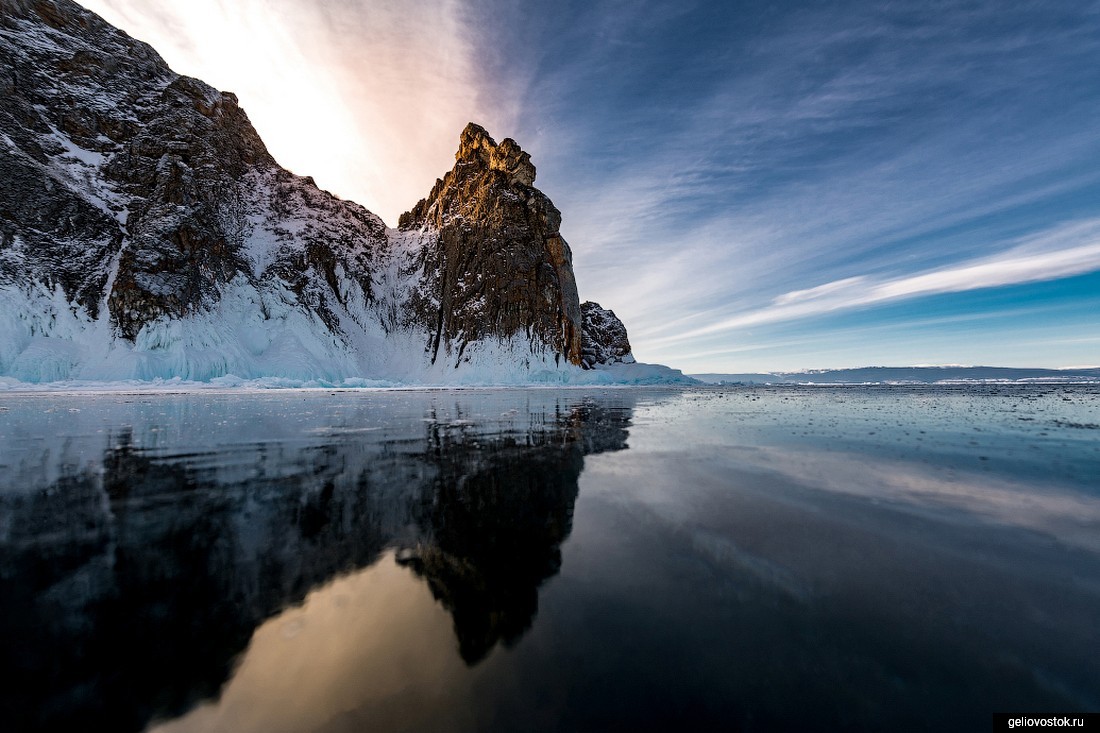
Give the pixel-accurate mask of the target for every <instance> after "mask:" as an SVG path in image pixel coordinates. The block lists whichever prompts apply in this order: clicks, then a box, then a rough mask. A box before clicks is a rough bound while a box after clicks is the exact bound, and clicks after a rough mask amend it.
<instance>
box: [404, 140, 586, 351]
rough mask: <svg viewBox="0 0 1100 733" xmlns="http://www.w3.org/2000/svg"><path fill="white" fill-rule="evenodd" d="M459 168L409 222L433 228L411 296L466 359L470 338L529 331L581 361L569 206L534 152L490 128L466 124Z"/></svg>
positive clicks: (443, 341) (437, 340) (423, 317)
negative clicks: (564, 210) (564, 212)
mask: <svg viewBox="0 0 1100 733" xmlns="http://www.w3.org/2000/svg"><path fill="white" fill-rule="evenodd" d="M455 161H456V162H455V167H454V169H452V170H451V171H450V172H449V173H448V174H447V175H445V176H444V177H443V178H442V179H440V180H438V181H436V184H435V187H434V188H433V189H432V192H431V194H430V195H429V196H428V198H426V199H422V200H421V201H420V202H419V203H417V205H416V206H415V207H413V209H412V211H409V212H407V213H405V214H402V216H401V218H400V220H399V228H400V229H402V230H405V231H411V230H421V231H425V232H427V234H426V236H425V240H424V243H423V247H422V249H421V250H420V255H419V261H418V263H417V264H418V265H419V267H420V269H421V270H422V271H423V273H424V277H423V279H422V281H421V282H420V284H419V287H418V288H417V291H416V294H415V295H414V297H413V299H412V302H411V305H412V308H413V311H414V313H415V314H416V318H417V319H418V320H419V321H420V322H421V323H422V324H423V325H424V326H427V327H428V328H429V329H431V331H432V332H433V335H432V340H431V343H430V346H429V348H430V350H431V354H432V360H433V362H434V361H435V360H436V359H437V358H438V355H439V351H440V347H441V346H443V347H444V349H445V350H447V351H451V352H454V355H455V358H456V359H458V358H461V355H462V352H463V350H464V349H465V346H466V344H467V343H468V342H470V341H476V340H480V339H484V338H486V337H488V336H498V337H507V336H510V335H513V334H519V333H522V334H524V335H525V336H526V337H527V338H529V339H532V340H533V341H536V342H541V343H543V344H546V345H547V346H548V347H549V348H550V349H551V350H552V351H553V352H554V353H555V354H561V355H562V356H564V357H565V359H567V360H568V361H570V362H572V363H574V364H579V363H580V320H581V319H580V299H579V298H578V296H577V283H576V280H575V279H574V277H573V256H572V253H571V252H570V250H569V245H568V244H566V242H565V240H564V239H562V237H561V234H560V233H559V232H558V228H559V226H560V225H561V213H560V212H559V211H558V210H557V209H556V208H555V207H554V204H553V203H551V201H550V199H548V198H547V197H546V196H545V195H544V194H543V193H542V192H541V191H539V190H538V189H537V188H533V187H532V184H533V183H534V180H535V166H534V165H532V164H531V156H530V155H528V154H527V153H525V152H524V151H523V150H521V149H520V147H519V145H517V144H516V143H515V141H514V140H512V139H511V138H507V139H505V140H504V141H503V142H501V143H500V144H499V145H498V144H497V143H496V142H495V141H494V140H493V138H491V137H490V136H489V133H487V132H486V131H485V129H484V128H482V127H480V126H478V125H475V124H474V123H472V122H471V123H470V124H469V125H467V126H466V129H465V130H463V131H462V137H461V140H460V143H459V148H458V153H457V154H456V155H455Z"/></svg>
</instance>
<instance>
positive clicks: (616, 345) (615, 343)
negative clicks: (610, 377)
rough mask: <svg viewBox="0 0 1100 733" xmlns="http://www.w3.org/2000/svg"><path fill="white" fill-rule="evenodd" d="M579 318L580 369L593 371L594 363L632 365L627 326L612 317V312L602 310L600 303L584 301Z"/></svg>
mask: <svg viewBox="0 0 1100 733" xmlns="http://www.w3.org/2000/svg"><path fill="white" fill-rule="evenodd" d="M581 319H582V324H583V326H582V336H581V360H582V365H583V366H585V367H588V368H592V367H594V366H596V365H597V364H614V363H616V362H619V363H623V364H633V363H634V356H633V354H631V353H630V339H629V338H627V335H626V326H624V325H623V322H622V321H620V320H619V319H618V317H617V316H616V315H615V311H610V310H606V309H604V308H601V307H600V304H599V303H593V302H592V301H585V302H584V303H582V304H581Z"/></svg>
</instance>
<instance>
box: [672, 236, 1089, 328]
mask: <svg viewBox="0 0 1100 733" xmlns="http://www.w3.org/2000/svg"><path fill="white" fill-rule="evenodd" d="M1097 270H1100V219H1093V220H1089V221H1084V222H1077V223H1074V224H1069V225H1064V226H1061V227H1058V228H1056V229H1054V230H1052V231H1050V232H1046V233H1044V234H1041V235H1038V236H1034V237H1030V238H1028V239H1026V240H1024V241H1021V242H1020V243H1018V244H1017V246H1015V247H1013V248H1011V249H1009V250H1008V251H1005V252H1003V253H1001V254H997V255H993V256H990V257H983V258H979V259H974V260H969V261H966V262H962V263H958V264H955V265H951V266H948V267H943V268H939V269H935V270H931V271H928V272H922V273H918V274H914V275H906V276H901V277H895V278H889V279H875V278H873V277H870V276H865V275H860V276H855V277H848V278H844V279H842V280H837V281H834V282H830V283H825V284H823V285H819V286H817V287H814V288H809V289H805V290H799V291H793V292H789V293H783V294H781V295H779V296H777V297H776V298H774V300H773V301H772V303H771V304H770V305H769V306H767V307H765V308H760V309H757V310H752V311H749V312H745V313H740V314H737V315H734V316H732V317H729V318H725V319H723V320H720V321H718V322H716V323H713V324H710V325H707V326H704V327H701V328H695V329H691V330H687V331H683V332H681V333H679V334H677V335H675V336H670V337H665V338H663V339H654V340H653V343H670V342H676V341H682V340H687V339H694V338H698V337H700V336H706V335H709V334H715V333H721V332H725V331H732V330H735V329H740V328H748V327H751V326H757V325H762V324H766V323H775V322H779V321H789V320H793V319H798V318H808V317H813V316H820V315H823V314H827V313H832V312H835V311H840V310H846V309H851V308H859V307H865V306H869V305H875V304H879V303H884V302H887V301H893V300H901V299H906V298H915V297H920V296H926V295H935V294H942V293H958V292H964V291H968V290H978V289H981V288H992V287H998V286H1005V285H1018V284H1023V283H1032V282H1040V281H1044V280H1054V279H1058V278H1063V277H1069V276H1072V275H1079V274H1082V273H1087V272H1094V271H1097Z"/></svg>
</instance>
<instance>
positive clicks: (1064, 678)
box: [0, 385, 1100, 731]
mask: <svg viewBox="0 0 1100 733" xmlns="http://www.w3.org/2000/svg"><path fill="white" fill-rule="evenodd" d="M0 406H2V407H4V408H6V410H4V411H2V412H0V464H3V474H2V476H3V478H2V479H0V486H2V491H0V502H2V507H0V509H2V510H3V511H2V512H0V517H3V519H4V524H3V525H2V526H0V550H2V551H3V553H4V554H3V558H4V562H3V566H4V568H5V573H7V574H6V575H5V576H4V578H3V580H4V582H5V583H7V582H9V581H11V580H12V579H13V577H14V578H15V580H23V581H28V582H30V581H33V582H37V583H40V584H41V583H45V584H44V585H40V587H41V588H42V590H39V591H34V593H36V594H37V595H33V596H28V595H27V593H28V592H24V593H22V594H19V593H16V594H15V595H14V596H13V595H11V594H5V598H6V599H7V600H6V607H5V608H3V609H0V610H3V612H4V613H5V614H7V617H9V618H13V619H14V620H15V621H20V620H21V619H22V618H23V617H21V616H19V615H18V613H17V612H16V611H13V610H12V609H13V608H14V606H13V605H12V604H18V603H19V602H24V601H25V602H33V603H37V604H40V608H39V610H40V611H42V612H44V617H54V616H52V615H51V614H54V615H56V617H57V618H65V619H68V620H67V621H65V622H63V623H62V624H61V626H62V627H63V628H64V629H66V631H65V632H64V633H61V634H60V636H58V637H56V642H57V645H58V646H56V647H51V646H50V643H51V642H50V639H51V638H54V637H50V638H47V639H43V640H41V641H39V642H36V643H38V644H40V645H41V646H42V648H44V649H53V651H54V653H56V654H59V655H62V656H63V655H65V654H71V652H70V651H67V650H68V649H69V648H70V647H73V646H77V647H80V648H89V645H90V647H91V648H94V647H95V644H94V643H93V641H94V640H95V639H97V638H102V639H106V640H107V641H106V642H104V643H105V644H107V646H108V648H109V649H110V650H111V652H110V653H111V656H110V657H109V658H110V659H111V660H114V661H112V662H111V664H113V665H115V666H114V667H112V669H113V670H114V672H115V673H116V674H117V675H118V676H119V678H120V679H122V680H123V681H124V682H126V684H127V686H128V687H127V694H128V695H130V697H126V696H122V697H121V698H120V697H112V696H111V693H112V692H113V690H112V688H111V687H110V686H109V685H108V684H107V683H105V682H103V681H102V680H101V681H96V680H95V679H94V677H91V681H89V677H88V676H87V675H86V676H84V677H81V676H80V675H79V674H75V673H74V675H73V676H72V677H64V678H62V679H55V680H52V682H51V684H52V685H53V688H52V689H54V690H63V689H65V685H66V684H75V683H77V682H79V683H81V684H87V685H89V689H92V690H93V691H96V692H97V694H100V693H101V694H103V695H104V696H105V699H109V700H112V701H115V702H116V704H117V700H119V699H131V698H134V697H137V698H139V699H140V698H141V696H142V695H145V696H147V697H151V696H153V695H154V694H158V695H160V697H161V698H163V699H168V700H170V701H171V700H176V701H177V702H170V703H167V704H165V703H163V700H162V703H160V707H156V706H154V707H153V708H149V709H146V711H145V712H143V713H141V714H140V715H139V714H135V718H134V719H135V720H137V721H140V722H141V725H144V724H145V723H147V722H148V721H149V717H148V716H150V715H151V716H153V718H154V720H157V721H159V722H156V726H157V727H158V730H163V731H253V730H254V731H260V730H263V731H281V730H282V731H293V730H303V729H309V730H324V731H340V730H362V729H366V728H370V729H372V730H396V729H402V730H424V731H427V730H439V729H442V728H447V729H455V730H515V729H519V728H524V729H570V730H572V729H592V728H602V727H606V725H607V724H609V723H608V721H614V722H615V723H616V724H619V725H625V726H628V727H630V728H632V729H639V730H644V729H668V728H669V727H670V726H672V725H673V724H674V723H677V722H679V723H685V722H686V723H688V724H692V725H694V726H695V727H697V728H707V727H708V726H709V727H714V726H716V725H718V724H719V723H721V724H726V723H728V722H729V721H731V720H732V721H735V722H736V721H742V722H744V721H747V720H752V721H755V722H756V724H758V725H759V726H761V727H762V728H763V729H768V728H784V727H786V728H790V727H797V726H800V725H803V724H805V723H806V722H807V721H806V720H804V719H802V718H800V717H799V715H800V713H799V712H798V711H797V710H796V709H794V708H791V706H790V705H789V701H790V700H791V699H795V698H797V699H800V700H802V701H803V702H804V703H805V704H804V705H803V706H802V707H801V708H798V709H801V710H813V711H814V713H815V715H816V716H817V717H816V718H815V720H816V721H817V722H818V723H821V722H822V721H824V723H825V724H826V725H829V726H833V725H834V724H835V725H837V726H839V725H840V724H841V723H842V722H844V721H848V722H849V723H851V722H852V721H855V722H854V725H855V727H856V728H866V729H888V728H889V729H898V728H899V726H900V727H901V728H905V727H906V726H907V725H908V726H909V727H913V728H920V726H914V725H913V724H912V721H915V720H919V721H922V723H921V724H922V725H925V724H926V725H927V726H929V727H931V726H941V727H944V728H951V727H959V726H960V725H962V723H960V721H963V720H966V721H970V722H974V723H975V725H979V724H980V725H985V724H987V722H988V714H989V712H992V711H994V710H1002V709H1010V708H1013V709H1014V706H1016V707H1020V706H1022V707H1023V708H1026V709H1039V708H1044V709H1046V708H1050V709H1063V710H1080V709H1090V708H1096V707H1097V706H1098V705H1100V699H1097V697H1096V693H1095V691H1096V690H1097V689H1100V684H1097V683H1098V682H1100V667H1098V663H1097V660H1096V659H1095V655H1094V654H1091V653H1090V650H1093V649H1095V648H1097V644H1098V643H1100V638H1098V637H1097V633H1098V630H1097V627H1096V624H1095V611H1096V608H1098V607H1100V542H1098V540H1097V539H1096V538H1097V537H1100V531H1098V530H1100V494H1098V493H1097V485H1096V482H1095V477H1096V476H1098V475H1100V429H1097V428H1096V425H1097V424H1100V388H1097V387H1095V386H1075V387H1072V388H1064V387H1060V386H1052V385H1042V386H1001V385H998V386H986V387H980V386H967V387H953V386H921V387H890V388H867V387H812V388H800V387H775V388H735V389H698V390H686V391H667V390H603V391H596V390H593V391H587V390H565V391H553V390H487V391H458V392H455V391H409V392H337V393H335V394H330V393H329V392H327V391H309V392H280V393H260V394H248V395H244V394H240V393H224V394H191V395H140V394H139V395H124V394H104V395H95V396H82V397H79V398H77V397H66V396H63V395H23V396H18V397H7V398H5V399H4V400H3V401H2V402H0ZM71 410H74V411H71ZM75 410H78V411H75ZM66 497H68V498H66ZM66 517H71V518H75V520H78V521H67V520H66V519H65V518H66ZM34 553H37V555H35V554H34ZM32 557H53V558H56V559H57V561H56V567H53V566H51V567H53V569H52V570H51V571H50V573H47V574H46V575H45V576H43V575H41V572H42V571H41V567H42V566H41V565H39V564H35V562H31V561H30V560H28V558H32ZM13 566H14V567H15V568H16V571H15V575H14V576H13V574H12V573H11V572H9V569H10V568H11V567H13ZM20 573H22V575H20ZM158 577H164V578H166V579H167V581H168V582H169V584H170V585H169V586H167V587H163V586H158V585H157V583H158V581H157V578H158ZM31 584H32V585H33V583H31ZM177 588H178V592H177V591H176V590H174V589H177ZM13 590H16V588H14V587H13ZM143 594H145V595H143ZM13 598H14V599H15V600H12V599H13ZM128 598H129V599H130V600H129V601H127V600H126V599H128ZM112 599H113V600H112ZM112 604H120V606H121V610H120V611H118V612H117V613H116V610H117V609H116V605H112ZM154 607H155V608H160V609H162V610H163V609H167V611H166V612H165V613H166V615H163V614H162V615H161V616H157V615H156V614H153V615H148V614H147V610H148V609H149V608H154ZM112 609H116V610H112ZM113 614H115V615H113ZM116 616H124V617H125V619H126V620H125V624H127V625H128V627H127V628H126V630H125V633H121V634H114V635H112V632H111V629H112V628H113V627H112V623H113V621H112V620H113V619H114V620H115V621H117V618H116ZM39 617H43V614H40V616H39ZM88 620H90V621H91V625H88V623H87V622H88ZM28 624H30V622H28ZM9 628H20V627H18V624H16V625H15V626H13V627H9ZM26 628H27V629H30V630H31V631H28V633H42V632H41V631H40V630H35V629H37V627H36V626H35V625H33V624H30V625H29V626H27V627H26ZM91 629H95V631H94V632H93V631H91ZM196 629H199V630H201V631H200V632H199V633H200V635H199V636H198V637H195V636H194V634H195V630H196ZM227 629H228V630H231V631H232V633H231V634H230V633H228V632H227V631H225V630H227ZM9 633H10V632H9ZM205 637H212V638H213V639H214V641H216V642H217V643H213V642H209V640H207V639H206V638H205ZM223 637H224V638H223ZM149 639H156V640H157V641H156V644H152V643H150V645H151V646H156V647H157V652H156V654H155V655H145V656H143V655H142V654H140V653H138V652H136V651H129V652H127V654H123V655H121V659H122V661H118V659H119V658H120V657H119V655H118V654H116V651H117V649H116V648H117V647H118V646H119V645H130V644H135V643H137V642H138V641H142V642H143V643H144V641H143V640H149ZM74 641H79V644H76V643H74ZM200 641H201V642H202V643H199V642H200ZM208 642H209V643H208ZM164 645H167V646H164ZM194 647H198V650H197V651H195V649H193V648H194ZM209 658H214V659H216V660H220V662H218V663H217V664H210V663H209ZM91 660H92V661H96V660H97V658H96V657H95V655H94V654H93V655H92V657H91ZM233 660H236V661H233ZM23 661H25V660H23ZM87 661H88V660H86V659H75V660H73V661H72V664H71V665H70V666H71V667H72V668H73V669H77V670H80V669H85V668H84V667H82V666H81V665H82V664H84V663H86V662H87ZM168 664H172V665H174V666H175V668H177V669H178V670H180V671H179V673H178V674H176V675H169V674H167V673H166V672H165V667H166V666H167V665H168ZM219 665H221V666H219ZM32 666H33V665H32ZM93 674H94V673H92V672H89V673H88V675H93ZM28 679H32V680H33V679H35V678H34V677H33V675H28ZM146 680H148V687H142V686H141V685H143V684H145V681H146ZM28 684H30V683H28ZM97 685H99V686H98V687H97ZM135 686H137V688H138V689H137V690H136V691H134V689H133V688H134V687H135ZM165 689H172V690H175V692H174V693H173V694H166V693H165V692H164V690H165ZM219 690H220V692H219ZM13 694H21V695H24V696H26V694H27V691H26V690H24V689H20V690H14V691H13ZM38 694H39V695H40V696H41V694H42V693H41V692H39V693H38ZM51 694H52V693H51ZM21 699H39V698H34V697H33V695H32V696H31V697H30V698H26V697H24V698H21ZM45 699H55V698H50V697H49V696H48V695H47V696H46V698H45ZM70 699H71V698H70ZM77 699H79V697H78V698H77ZM142 716H145V717H142ZM173 716H181V717H177V718H173ZM979 721H980V723H979ZM441 726H442V728H441ZM117 727H119V729H125V728H126V727H127V725H121V726H117ZM129 727H133V728H135V729H136V728H139V727H141V726H134V725H130V726H129Z"/></svg>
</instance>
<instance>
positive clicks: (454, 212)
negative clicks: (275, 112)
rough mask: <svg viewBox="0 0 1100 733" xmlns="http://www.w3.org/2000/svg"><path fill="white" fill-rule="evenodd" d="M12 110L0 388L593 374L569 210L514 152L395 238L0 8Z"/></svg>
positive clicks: (7, 140)
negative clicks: (565, 213)
mask: <svg viewBox="0 0 1100 733" xmlns="http://www.w3.org/2000/svg"><path fill="white" fill-rule="evenodd" d="M0 94H2V95H3V99H4V104H3V106H2V107H0V377H8V378H15V379H17V380H21V381H24V382H47V381H55V380H66V379H80V380H117V379H155V378H174V377H179V378H183V379H194V380H209V379H212V378H217V377H222V376H224V375H235V376H237V377H241V378H244V379H249V378H257V377H280V378H286V379H291V380H321V381H330V382H339V381H341V380H347V379H368V380H382V381H389V382H432V383H453V382H475V383H516V382H532V381H535V382H539V381H549V382H561V381H574V380H576V379H580V380H581V381H593V380H594V378H595V377H596V376H597V375H594V374H592V375H581V367H582V358H581V355H582V351H583V350H584V349H585V348H587V352H588V353H596V352H600V351H601V349H593V348H591V345H590V344H589V345H588V346H587V347H586V346H582V322H581V310H580V302H579V298H578V295H577V288H576V283H575V280H574V277H573V270H572V257H571V253H570V250H569V246H568V245H567V244H566V243H565V241H564V240H563V239H562V238H561V235H560V234H559V233H558V226H559V223H560V214H559V213H558V211H557V209H555V208H554V206H553V204H552V203H551V202H550V200H549V199H548V198H547V197H546V196H545V195H544V194H542V193H541V192H540V191H539V190H538V189H536V188H534V187H533V183H534V177H535V169H534V166H533V165H532V164H531V162H530V156H528V155H527V153H525V152H523V151H522V150H521V149H520V147H519V146H518V145H517V144H516V143H515V142H514V141H512V140H504V141H503V142H501V143H500V144H497V143H496V142H495V141H494V140H493V139H492V138H491V137H490V136H489V134H488V133H487V132H486V131H485V130H484V129H482V128H480V127H478V126H476V125H472V124H471V125H470V126H468V127H467V128H466V130H465V131H463V133H462V135H461V138H460V141H459V151H458V154H457V155H456V164H455V168H454V170H452V171H451V172H449V173H448V174H447V175H446V176H445V177H444V178H443V179H441V180H440V181H439V182H438V183H437V185H436V187H435V188H434V189H433V191H432V192H431V194H430V195H429V197H428V198H426V199H425V200H423V201H421V202H420V203H419V204H417V206H416V207H415V208H414V209H413V210H412V211H410V212H409V213H408V214H405V215H403V216H402V217H401V221H400V227H399V228H397V229H390V228H387V227H386V225H385V224H384V223H383V222H382V220H381V219H379V218H378V217H377V216H375V215H374V214H372V213H371V212H369V211H367V210H366V209H365V208H363V207H362V206H360V205H358V204H356V203H353V202H350V201H344V200H341V199H340V198H338V197H336V196H334V195H332V194H330V193H328V192H327V191H323V190H320V189H319V188H317V186H316V185H314V183H313V180H312V179H310V178H308V177H301V176H298V175H295V174H293V173H291V172H289V171H287V170H285V169H284V168H282V167H281V166H279V165H278V163H276V161H275V160H274V159H273V158H272V157H271V155H270V154H269V153H268V152H267V149H266V147H265V146H264V144H263V141H262V140H261V139H260V137H259V135H258V134H257V133H256V131H255V129H254V128H253V127H252V125H251V123H250V122H249V120H248V117H247V115H246V114H245V112H244V110H242V109H241V108H240V107H239V106H238V104H237V99H236V97H234V96H233V95H232V94H230V93H227V92H219V91H217V90H215V89H213V88H211V87H209V86H208V85H206V84H204V83H203V82H201V81H198V80H196V79H192V78H189V77H186V76H181V75H179V74H176V73H174V72H173V71H172V70H171V69H169V68H168V66H167V65H166V64H165V63H164V61H163V60H162V59H161V58H160V56H159V55H158V54H157V53H156V52H155V51H154V50H153V49H152V48H150V47H149V46H148V45H146V44H144V43H141V42H139V41H136V40H134V39H132V38H130V37H129V36H127V35H126V34H125V33H123V32H122V31H120V30H118V29H116V28H114V27H112V26H110V25H109V24H107V23H106V22H105V21H103V20H102V19H100V18H99V17H98V16H96V15H94V14H93V13H91V12H89V11H87V10H85V9H84V8H82V7H80V6H79V5H77V4H75V3H73V2H70V1H69V0H0ZM594 365H595V363H594V362H593V361H592V359H591V358H590V359H588V360H587V362H585V363H583V366H584V367H591V366H594ZM605 378H607V377H606V375H605ZM595 381H603V380H601V379H595ZM628 381H637V380H636V379H635V380H630V379H628Z"/></svg>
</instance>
